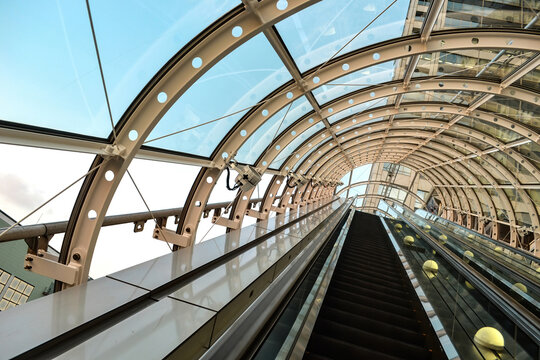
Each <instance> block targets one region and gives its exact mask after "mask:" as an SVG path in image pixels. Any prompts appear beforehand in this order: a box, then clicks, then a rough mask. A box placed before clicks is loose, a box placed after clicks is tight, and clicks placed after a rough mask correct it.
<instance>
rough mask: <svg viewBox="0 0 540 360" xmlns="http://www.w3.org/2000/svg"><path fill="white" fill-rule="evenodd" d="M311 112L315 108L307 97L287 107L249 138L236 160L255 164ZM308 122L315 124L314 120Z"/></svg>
mask: <svg viewBox="0 0 540 360" xmlns="http://www.w3.org/2000/svg"><path fill="white" fill-rule="evenodd" d="M289 107H290V109H289ZM310 111H313V108H312V107H311V105H310V104H309V102H308V101H307V99H306V97H305V96H302V97H300V98H298V99H296V100H295V101H294V102H293V103H292V105H287V106H285V107H284V108H282V109H281V110H280V111H278V112H277V113H275V114H274V115H273V116H272V117H270V119H268V120H267V121H266V122H265V123H264V124H263V125H262V126H261V127H259V128H258V129H257V130H256V131H255V132H254V133H253V134H252V135H250V136H249V138H248V139H247V141H246V142H245V143H244V144H243V145H242V147H240V150H238V154H237V155H236V157H235V159H236V160H237V161H238V162H241V163H247V164H254V163H255V161H257V159H258V158H259V156H260V155H261V154H262V152H263V151H264V150H265V149H266V148H267V147H268V146H269V145H270V144H271V143H272V141H273V140H274V139H275V138H276V137H277V136H278V135H279V134H280V133H282V132H283V131H284V130H285V129H287V128H288V127H289V126H290V125H291V124H292V123H294V122H295V121H297V120H298V119H299V118H301V117H302V116H304V115H305V114H307V113H308V112H310ZM306 121H310V122H313V119H309V120H306Z"/></svg>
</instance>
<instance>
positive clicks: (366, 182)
mask: <svg viewBox="0 0 540 360" xmlns="http://www.w3.org/2000/svg"><path fill="white" fill-rule="evenodd" d="M367 184H378V185H381V184H382V185H386V186H391V187H394V188H396V189H400V190H403V191H405V192H407V193H408V194H410V195H412V196H413V197H414V198H415V199H417V200H418V201H420V202H421V203H422V204H425V203H426V202H425V201H424V199H422V198H421V197H420V196H418V195H416V194H415V193H413V192H412V191H410V190H409V189H407V188H405V187H403V186H400V185H397V184H394V183H391V182H388V181H369V180H368V181H358V182H356V183H353V184H350V185H347V186H345V187H344V188H341V189H340V190H339V191H338V192H336V196H339V195H341V194H343V192H345V191H347V190H348V189H352V188H355V187H358V186H362V185H367Z"/></svg>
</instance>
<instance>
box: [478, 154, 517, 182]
mask: <svg viewBox="0 0 540 360" xmlns="http://www.w3.org/2000/svg"><path fill="white" fill-rule="evenodd" d="M473 160H474V161H476V162H477V163H478V164H480V166H482V167H483V168H484V169H485V170H486V171H487V172H488V173H489V174H490V175H491V176H492V177H493V178H494V179H495V180H496V181H497V183H498V184H501V185H505V184H506V185H508V184H510V181H509V180H508V179H506V178H505V177H504V176H503V174H502V173H501V172H500V171H499V170H498V169H496V168H494V167H493V166H492V165H491V164H490V163H488V162H487V161H485V160H484V159H483V158H481V157H475V158H473Z"/></svg>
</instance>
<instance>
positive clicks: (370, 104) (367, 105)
mask: <svg viewBox="0 0 540 360" xmlns="http://www.w3.org/2000/svg"><path fill="white" fill-rule="evenodd" d="M387 101H388V99H387V98H380V99H373V100H370V101H366V102H363V103H361V104H358V105H354V106H351V107H350V108H348V109H345V110H342V111H340V112H338V113H336V114H334V115H330V116H329V117H328V122H329V123H330V124H333V123H335V122H336V121H339V120H341V119H344V118H346V117H347V116H351V115H354V114H358V113H361V112H363V111H366V110H368V109H372V108H374V107H380V106H384V105H386V103H387ZM328 113H330V114H332V113H333V109H332V108H329V109H328Z"/></svg>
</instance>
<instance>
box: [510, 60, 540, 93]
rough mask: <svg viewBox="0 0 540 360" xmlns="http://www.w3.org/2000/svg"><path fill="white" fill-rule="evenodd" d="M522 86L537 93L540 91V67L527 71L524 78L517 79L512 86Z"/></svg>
mask: <svg viewBox="0 0 540 360" xmlns="http://www.w3.org/2000/svg"><path fill="white" fill-rule="evenodd" d="M517 84H519V85H523V86H526V87H528V88H531V89H534V90H536V91H538V90H539V89H540V66H539V67H537V68H536V69H534V70H531V71H529V72H528V73H527V74H525V76H523V77H522V78H521V79H519V80H518V81H517V82H515V83H514V85H517Z"/></svg>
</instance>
